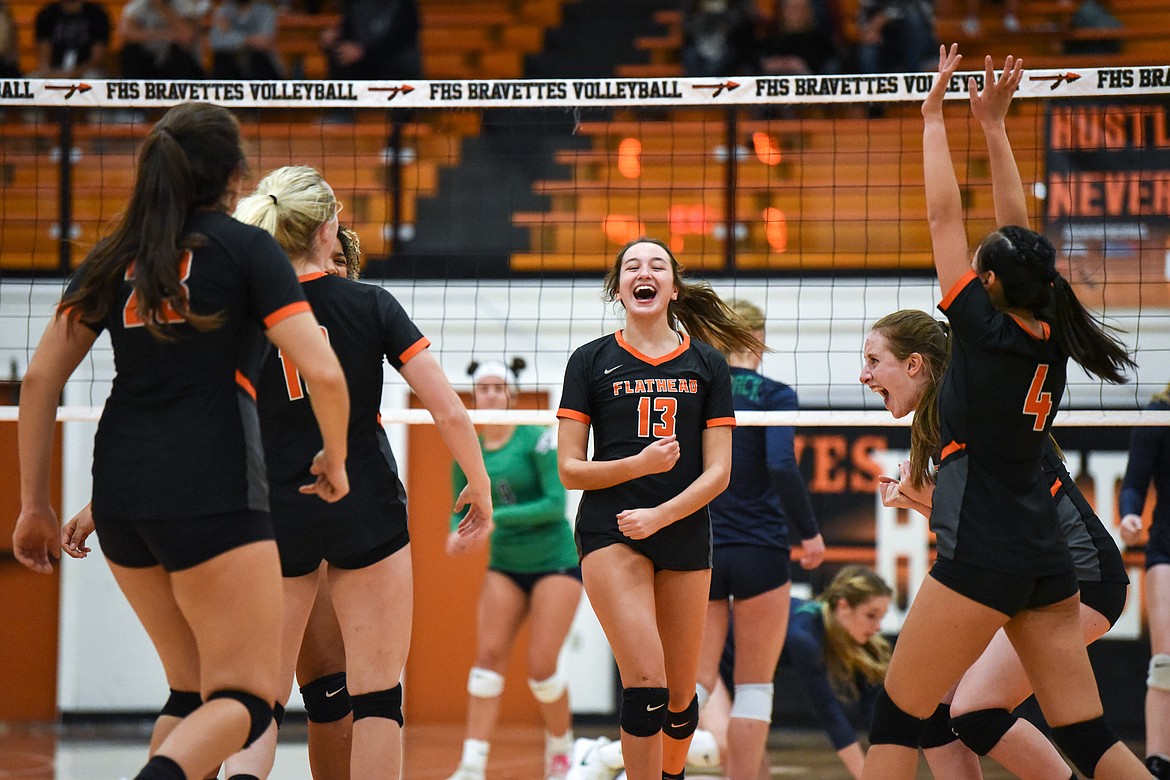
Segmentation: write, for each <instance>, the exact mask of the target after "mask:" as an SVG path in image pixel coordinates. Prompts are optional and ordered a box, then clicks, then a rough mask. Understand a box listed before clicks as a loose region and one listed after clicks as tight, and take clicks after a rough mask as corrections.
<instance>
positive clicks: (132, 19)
mask: <svg viewBox="0 0 1170 780" xmlns="http://www.w3.org/2000/svg"><path fill="white" fill-rule="evenodd" d="M205 10H206V7H205V6H204V5H203V4H201V3H198V2H196V1H195V0H130V2H128V3H127V4H126V6H125V7H124V8H123V9H122V17H121V21H120V24H119V32H120V34H121V37H122V51H121V53H120V54H119V57H118V60H119V65H120V66H121V69H122V76H123V77H124V78H128V79H201V78H203V76H204V70H203V65H202V64H201V58H202V55H201V53H200V51H201V50H200V40H199V39H200V30H199V19H200V17H201V16H202V15H203V13H204V11H205Z"/></svg>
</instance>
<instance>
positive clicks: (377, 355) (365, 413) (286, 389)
mask: <svg viewBox="0 0 1170 780" xmlns="http://www.w3.org/2000/svg"><path fill="white" fill-rule="evenodd" d="M301 286H302V287H303V288H304V291H305V296H306V297H307V298H308V300H309V303H310V305H311V306H312V307H313V313H314V314H315V315H316V316H317V321H318V322H319V323H320V325H321V329H322V330H323V331H324V333H325V335H326V337H327V338H328V340H329V344H330V346H332V347H333V351H334V352H336V353H337V358H338V360H339V362H340V363H341V368H342V370H343V371H344V372H345V378H346V383H347V384H348V386H349V404H350V405H349V442H348V445H349V446H348V450H349V451H348V457H347V459H346V470H347V471H348V473H349V483H350V492H349V495H347V496H346V497H345V498H343V499H342V500H341V501H339V502H337V503H334V504H327V503H325V502H324V501H321V500H320V499H318V498H317V497H316V496H305V495H302V494H301V493H299V492H298V490H297V489H298V488H299V487H300V486H301V485H307V484H310V483H311V482H313V481H314V479H315V478H314V477H313V476H312V475H310V474H309V466H310V465H311V463H312V460H313V456H314V455H316V454H317V452H318V451H319V450H320V449H321V432H320V429H319V428H318V427H317V420H316V418H315V417H314V416H313V409H312V406H311V404H310V403H309V394H308V390H307V388H306V387H305V383H304V380H303V379H302V378H301V376H300V373H299V372H298V371H297V367H296V366H295V365H294V364H293V363H292V361H290V360H289V359H288V358H287V357H285V356H284V355H282V354H281V353H280V351H279V350H272V352H271V353H270V354H269V356H268V358H267V359H266V360H265V361H264V368H263V371H262V372H261V376H260V382H259V384H257V386H256V389H257V394H258V397H259V406H260V427H261V432H262V434H263V440H264V453H265V460H266V462H267V464H268V479H269V482H270V484H271V491H272V513H273V522H275V523H277V524H279V523H280V522H281V520H282V518H281V515H282V514H283V512H284V511H286V510H287V511H294V510H295V511H296V512H298V513H300V514H301V515H302V519H304V517H306V516H310V515H311V516H312V517H318V518H320V517H337V516H339V515H346V514H350V515H352V514H360V515H361V516H362V517H363V518H367V517H370V516H371V515H373V516H380V515H381V516H384V515H385V514H386V513H387V512H393V513H395V514H399V515H403V516H404V512H405V510H404V505H405V501H406V496H405V491H404V490H403V487H402V483H401V482H400V480H399V478H398V468H397V464H396V463H395V461H394V455H393V454H392V452H391V450H390V442H389V440H388V439H387V438H386V431H385V430H384V429H383V428H382V424H381V421H380V419H379V410H380V408H381V405H382V384H383V376H382V370H383V361H385V360H388V361H389V362H390V365H392V366H393V367H394V368H395V369H401V368H402V366H403V365H404V364H405V363H406V361H408V360H410V359H411V358H412V357H414V356H415V355H417V354H418V353H419V352H421V351H422V350H424V349H426V348H427V346H428V345H429V343H430V342H428V341H427V340H426V338H425V337H424V336H423V335H422V334H421V333H420V332H419V330H418V328H417V327H415V324H414V323H413V322H412V321H411V319H410V317H409V316H408V315H407V314H406V312H405V311H404V310H403V308H402V306H401V305H400V304H399V303H398V301H397V300H396V299H395V298H394V296H393V295H391V294H390V293H389V292H387V291H386V290H384V289H382V288H381V287H378V286H376V285H371V284H364V283H362V282H354V281H350V280H349V279H343V278H341V277H339V276H332V275H329V274H324V273H320V272H318V273H314V274H309V275H306V276H304V277H301Z"/></svg>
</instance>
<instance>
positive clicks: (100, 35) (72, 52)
mask: <svg viewBox="0 0 1170 780" xmlns="http://www.w3.org/2000/svg"><path fill="white" fill-rule="evenodd" d="M36 36H37V38H36V40H37V69H36V72H35V74H34V75H36V76H37V77H39V78H63V79H73V78H81V77H85V78H92V79H96V78H103V77H104V76H105V74H106V67H105V62H106V53H107V51H108V50H109V45H110V17H109V14H107V13H106V9H105V8H103V7H102V6H101V5H100V4H99V3H95V2H90V0H54V2H50V3H49V4H48V5H45V6H44V7H42V8H41V10H40V11H38V12H37V17H36Z"/></svg>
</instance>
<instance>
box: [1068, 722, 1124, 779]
mask: <svg viewBox="0 0 1170 780" xmlns="http://www.w3.org/2000/svg"><path fill="white" fill-rule="evenodd" d="M1052 741H1053V742H1055V743H1056V745H1057V747H1059V748H1060V749H1061V750H1063V751H1064V754H1065V755H1066V756H1068V757H1069V759H1071V760H1072V762H1073V766H1075V767H1076V768H1077V771H1079V772H1080V773H1081V774H1082V775H1084V776H1085V777H1093V775H1094V773H1096V771H1097V762H1098V761H1100V760H1101V756H1103V755H1105V751H1107V750H1108V749H1109V748H1111V747H1113V746H1114V745H1115V744H1117V735H1116V734H1114V733H1113V729H1111V728H1109V727H1108V726H1107V725H1105V718H1104V716H1100V717H1096V718H1093V719H1092V720H1083V721H1081V722H1080V723H1070V724H1068V725H1067V726H1057V727H1055V728H1053V729H1052Z"/></svg>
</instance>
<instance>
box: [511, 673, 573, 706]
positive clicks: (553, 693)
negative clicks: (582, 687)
mask: <svg viewBox="0 0 1170 780" xmlns="http://www.w3.org/2000/svg"><path fill="white" fill-rule="evenodd" d="M501 686H502V683H501ZM528 688H529V690H531V691H532V695H533V696H535V697H536V700H537V701H538V702H540V703H541V704H552V703H553V702H554V701H556V700H558V699H560V698H561V696H562V695H564V693H565V680H564V678H562V677H561V676H560V675H559V674H557V673H556V672H553V673H552V676H551V677H549V678H548V679H547V680H533V679H531V678H529V680H528Z"/></svg>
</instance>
